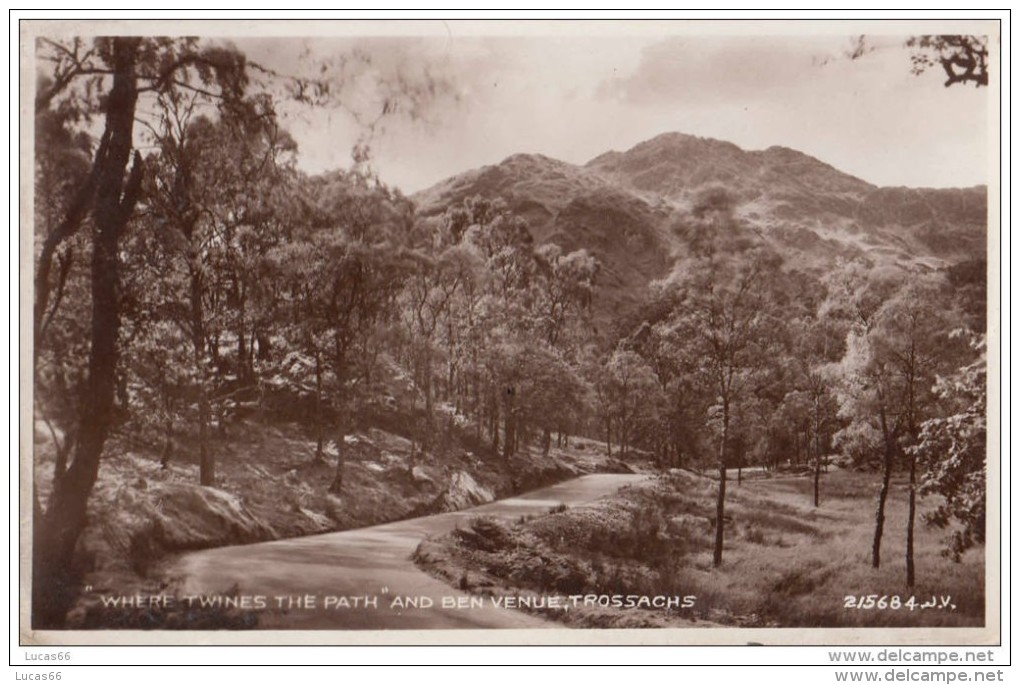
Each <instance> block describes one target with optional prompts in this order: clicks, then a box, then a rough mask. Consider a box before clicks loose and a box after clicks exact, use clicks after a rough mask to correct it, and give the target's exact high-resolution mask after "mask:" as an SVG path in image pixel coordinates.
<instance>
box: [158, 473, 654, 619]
mask: <svg viewBox="0 0 1020 685" xmlns="http://www.w3.org/2000/svg"><path fill="white" fill-rule="evenodd" d="M646 478H648V476H643V475H629V474H628V475H624V474H594V475H589V476H583V477H581V478H576V479H574V480H570V481H566V482H564V483H560V484H559V485H554V486H552V487H548V488H543V489H541V490H535V491H533V492H530V493H527V494H524V495H520V496H517V497H512V498H509V499H504V500H499V501H497V502H492V503H490V504H486V505H483V506H479V507H475V508H473V509H467V510H464V511H458V512H451V513H446V514H437V515H434V516H425V517H421V518H416V519H409V520H406V521H398V522H395V523H387V524H383V525H380V526H373V527H371V528H361V529H358V530H349V531H344V532H340V533H327V534H324V535H314V536H309V537H303V538H293V539H287V540H276V541H273V542H263V543H258V544H253V545H240V546H235V547H221V548H218V549H211V550H205V551H201V552H193V553H190V554H186V555H183V556H181V557H179V558H178V559H177V560H176V561H175V562H174V563H173V564H172V565H171V566H170V567H169V568H168V574H169V575H171V576H173V577H176V578H180V579H181V581H182V592H183V594H184V595H193V596H197V595H216V594H223V593H225V592H227V591H228V590H231V594H233V593H237V594H239V595H247V596H249V597H252V598H253V597H256V596H261V597H263V598H264V601H265V602H266V604H267V605H268V609H267V610H260V611H258V612H257V614H258V616H259V625H258V627H259V629H276V630H278V629H300V630H308V629H333V630H338V629H339V630H344V629H352V630H379V629H403V630H415V629H442V628H536V627H547V626H550V625H553V624H549V623H547V622H546V621H543V620H542V619H540V618H538V617H535V616H531V615H527V614H524V613H521V612H518V611H515V610H509V609H505V608H501V607H496V606H493V605H492V603H491V602H486V604H485V606H483V607H482V608H477V607H476V608H471V609H457V608H450V607H447V608H444V607H443V606H442V604H443V598H444V597H446V598H457V597H461V598H466V597H467V595H466V594H464V593H461V592H459V591H458V590H456V589H454V588H451V587H450V586H448V585H446V584H445V583H443V582H441V581H439V580H437V579H435V578H433V577H431V576H429V575H427V574H425V573H424V572H422V571H421V570H419V569H418V568H417V567H416V566H415V565H414V562H412V561H411V554H412V553H413V552H414V550H415V548H416V547H417V546H418V543H419V542H420V541H421V540H422V539H424V538H425V537H427V536H430V535H439V534H442V533H445V532H447V531H450V530H453V529H454V528H455V527H456V526H457V523H458V522H463V521H465V520H466V519H468V518H470V517H472V516H477V515H480V514H485V515H488V516H494V517H499V518H504V519H507V520H513V519H517V518H519V517H520V516H522V515H525V514H539V513H544V512H546V511H548V510H549V509H550V508H551V507H554V506H557V505H559V504H566V505H567V506H575V505H578V504H582V503H584V502H589V501H591V500H594V499H598V498H600V497H602V496H604V495H608V494H610V493H613V492H615V491H616V490H617V489H619V488H621V487H623V486H625V485H629V484H632V483H637V482H640V481H642V480H644V479H646ZM232 588H236V589H232ZM309 596H311V597H314V598H315V600H314V602H315V606H314V607H309V606H307V604H308V603H310V602H308V600H307V598H308V597H309ZM371 597H375V598H376V602H375V603H376V606H371V602H370V601H369V599H368V598H371ZM277 598H283V600H282V606H281V605H280V600H277ZM405 598H407V601H404V599H405ZM423 598H424V599H423ZM395 600H400V601H399V603H398V605H397V606H393V603H394V601H395ZM430 600H431V606H423V605H428V604H429V603H430ZM251 601H255V600H254V599H252V600H251ZM451 601H455V599H447V602H451ZM461 601H465V600H464V599H462V600H461ZM327 602H328V603H329V604H330V606H329V607H325V606H324V604H325V603H327ZM414 603H417V605H418V606H413V604H414ZM406 605H410V606H406Z"/></svg>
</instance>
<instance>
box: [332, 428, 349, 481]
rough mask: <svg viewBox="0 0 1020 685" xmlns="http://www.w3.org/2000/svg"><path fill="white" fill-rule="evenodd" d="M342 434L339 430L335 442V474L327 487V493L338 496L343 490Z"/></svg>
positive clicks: (343, 445)
mask: <svg viewBox="0 0 1020 685" xmlns="http://www.w3.org/2000/svg"><path fill="white" fill-rule="evenodd" d="M344 437H345V435H344V432H343V431H342V430H341V431H340V435H339V436H338V439H337V442H336V474H334V476H333V482H332V483H330V485H329V492H330V493H331V494H333V495H339V494H340V493H342V492H343V489H344V447H345V445H346V443H345V442H344Z"/></svg>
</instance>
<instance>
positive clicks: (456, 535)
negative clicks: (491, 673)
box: [12, 20, 1001, 645]
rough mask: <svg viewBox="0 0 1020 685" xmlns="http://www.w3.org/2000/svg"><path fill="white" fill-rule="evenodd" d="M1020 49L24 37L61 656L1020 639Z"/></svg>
mask: <svg viewBox="0 0 1020 685" xmlns="http://www.w3.org/2000/svg"><path fill="white" fill-rule="evenodd" d="M999 34H1000V24H999V21H997V20H995V21H993V20H989V21H963V20H959V21H921V20H918V21H867V22H864V21H840V20H828V21H824V20H818V21H805V22H797V21H747V20H745V21H704V22H701V21H693V20H691V21H684V20H675V21H637V20H633V21H583V20H577V21H508V20H507V21H456V20H451V21H439V20H420V21H383V20H373V21H354V20H350V21H332V22H328V21H321V22H287V21H276V22H274V21H221V22H217V21H203V22H188V21H177V22H174V21H140V20H136V21H121V22H118V21H98V20H96V21H75V22H70V21H67V22H61V21H25V22H22V24H21V45H20V50H21V65H20V70H21V75H22V83H21V117H22V120H21V124H22V130H21V140H22V149H21V155H20V160H19V161H20V168H21V199H22V204H21V219H22V221H21V224H20V233H19V238H20V246H21V264H20V266H21V271H22V282H23V284H24V287H23V290H22V294H21V298H22V325H21V336H22V341H23V343H22V344H23V346H22V348H21V350H22V351H21V368H22V373H23V376H22V380H21V382H22V387H23V390H24V394H22V396H21V403H20V408H19V409H20V415H21V419H20V420H21V427H22V431H23V432H22V434H21V438H20V444H21V455H20V486H21V499H20V505H21V512H22V517H21V538H20V557H21V578H20V598H21V606H20V642H21V644H23V645H67V644H70V645H74V644H79V645H89V644H107V645H116V644H122V645H124V644H179V645H188V644H236V645H251V644H260V643H285V644H315V643H321V642H322V641H323V640H328V641H329V642H330V643H331V644H355V643H357V644H447V643H449V644H487V643H490V642H493V641H495V642H498V643H501V644H524V645H542V644H719V645H744V644H748V643H749V642H752V641H753V642H757V643H763V644H786V645H838V644H851V643H856V644H890V645H898V644H956V645H997V644H999V643H1000V641H1001V632H1000V631H1001V625H1000V620H1001V617H1000V589H1001V575H1000V574H1001V569H1000V561H1001V559H1000V543H1001V540H1000V533H999V531H1000V516H1001V512H1000V509H999V502H1000V476H1001V473H1000V466H1001V456H1000V452H999V443H998V426H999V422H1000V418H999V414H998V411H999V395H998V393H999V381H998V364H999V359H998V354H999V337H998V336H999V241H1000V231H1001V229H1000V224H999V195H1000V186H999V184H1000V177H999V168H1000V166H999V165H1000V158H999V145H1000V140H999V136H1000V129H999V108H1000V103H999V68H1000V67H999V52H1000V46H999ZM29 331H30V332H29ZM989 360H991V362H992V368H991V369H989V368H988V363H989ZM989 424H991V428H992V435H989V434H988V429H989ZM14 494H15V493H13V492H12V495H14ZM450 631H456V633H455V634H456V636H457V637H456V638H455V641H454V638H448V637H444V636H445V635H448V634H450Z"/></svg>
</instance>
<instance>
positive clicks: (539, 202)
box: [413, 133, 987, 312]
mask: <svg viewBox="0 0 1020 685" xmlns="http://www.w3.org/2000/svg"><path fill="white" fill-rule="evenodd" d="M716 187H718V188H724V189H725V190H726V194H727V196H729V197H731V198H733V203H734V207H733V211H734V212H735V215H736V216H737V217H738V218H739V219H740V220H741V222H742V225H744V226H746V227H747V228H748V229H749V230H754V231H756V232H757V233H758V234H759V235H761V236H762V238H763V239H764V240H766V241H768V242H770V243H771V244H772V245H773V246H774V247H776V248H777V249H778V250H779V251H780V252H781V253H782V254H784V255H786V257H787V260H788V263H790V264H793V265H796V267H797V268H800V269H804V270H807V271H814V272H818V273H820V272H822V271H825V270H827V269H829V268H831V267H832V266H833V265H834V264H835V262H836V260H837V259H839V258H854V257H865V258H867V259H870V260H873V261H876V262H886V263H894V264H899V265H901V266H903V267H911V268H924V269H937V268H943V267H947V266H950V265H953V264H957V263H960V262H964V261H969V260H974V259H982V258H984V256H985V249H986V240H987V237H986V236H987V191H986V188H985V187H984V186H978V187H974V188H952V189H925V188H881V187H878V186H875V185H872V184H870V183H867V182H866V181H863V180H861V179H859V178H856V177H854V176H851V175H849V174H846V173H843V172H841V171H839V170H838V169H836V168H834V167H832V166H830V165H828V164H826V163H824V162H822V161H820V160H818V159H815V158H814V157H811V156H809V155H806V154H803V153H801V152H798V151H796V150H791V149H789V148H784V147H770V148H768V149H766V150H755V151H748V150H743V149H741V148H740V147H738V146H736V145H734V144H733V143H728V142H724V141H720V140H714V139H711V138H699V137H695V136H690V135H685V134H681V133H667V134H663V135H660V136H657V137H655V138H653V139H651V140H648V141H645V142H643V143H639V144H638V145H635V146H634V147H632V148H631V149H629V150H627V151H626V152H615V151H613V152H606V153H604V154H602V155H599V156H598V157H596V158H595V159H593V160H591V161H590V162H588V163H587V164H585V165H583V166H578V165H575V164H569V163H567V162H562V161H559V160H556V159H551V158H549V157H545V156H543V155H533V154H517V155H513V156H511V157H508V158H507V159H505V160H503V161H502V162H500V163H499V164H496V165H492V166H486V167H483V168H481V169H474V170H471V171H467V172H464V173H462V174H459V175H457V176H454V177H452V178H449V179H447V180H445V181H442V182H440V183H438V184H436V185H435V186H433V187H431V188H429V189H427V190H424V191H422V192H420V193H417V194H416V195H415V196H414V198H413V199H414V200H415V202H416V204H417V206H418V208H419V212H421V213H422V214H423V215H425V216H429V215H435V214H439V213H441V212H443V211H445V209H446V208H447V207H448V206H450V205H451V204H455V203H458V202H460V201H462V200H463V199H464V198H467V197H472V196H475V195H481V196H483V197H489V198H496V197H499V198H503V199H504V200H505V201H506V202H507V203H508V205H509V206H510V208H511V209H512V210H513V211H515V212H516V213H518V214H520V215H521V216H523V217H525V218H526V219H527V220H528V223H529V225H530V227H531V230H532V233H533V234H534V236H535V239H536V240H537V241H538V242H540V243H542V242H554V243H557V244H559V245H561V246H562V247H563V248H565V249H568V250H570V249H576V248H578V247H586V248H588V249H589V250H591V251H592V252H593V253H594V254H595V255H596V256H597V257H598V258H599V260H600V261H601V263H602V272H601V283H600V290H601V293H600V297H599V298H598V301H599V303H600V304H599V306H600V309H602V310H603V312H619V311H620V308H621V307H627V306H628V305H630V304H632V303H634V302H636V301H637V300H638V299H639V298H640V297H641V296H642V294H643V293H644V292H645V288H646V287H647V284H648V283H649V281H651V280H653V279H655V278H659V277H661V276H662V275H664V274H665V273H666V272H667V271H668V270H669V268H670V266H671V265H672V263H673V259H674V255H675V254H676V252H677V251H678V250H681V249H682V244H683V239H682V238H681V237H679V236H678V234H677V231H676V230H675V228H676V226H678V225H680V224H682V222H683V221H684V219H685V218H686V217H689V216H690V214H691V212H692V211H693V210H694V209H695V207H694V205H695V202H696V200H697V198H698V197H700V196H703V195H704V193H705V191H706V190H707V189H710V188H716Z"/></svg>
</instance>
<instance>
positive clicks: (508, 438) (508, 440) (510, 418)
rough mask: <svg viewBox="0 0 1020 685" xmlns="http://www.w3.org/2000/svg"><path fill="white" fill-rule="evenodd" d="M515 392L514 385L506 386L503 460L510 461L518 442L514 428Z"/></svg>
mask: <svg viewBox="0 0 1020 685" xmlns="http://www.w3.org/2000/svg"><path fill="white" fill-rule="evenodd" d="M513 393H514V389H513V388H512V387H508V388H506V409H505V410H504V411H503V414H504V417H503V461H504V462H506V463H508V464H509V463H510V458H511V457H513V453H514V447H515V446H516V444H517V440H516V435H515V434H514V430H515V428H516V426H515V425H514V413H515V412H514V406H513Z"/></svg>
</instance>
